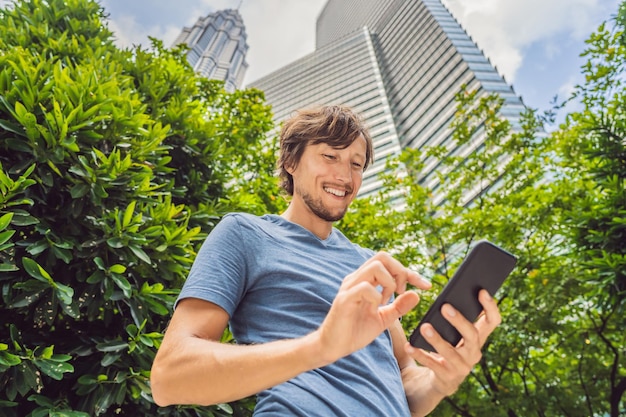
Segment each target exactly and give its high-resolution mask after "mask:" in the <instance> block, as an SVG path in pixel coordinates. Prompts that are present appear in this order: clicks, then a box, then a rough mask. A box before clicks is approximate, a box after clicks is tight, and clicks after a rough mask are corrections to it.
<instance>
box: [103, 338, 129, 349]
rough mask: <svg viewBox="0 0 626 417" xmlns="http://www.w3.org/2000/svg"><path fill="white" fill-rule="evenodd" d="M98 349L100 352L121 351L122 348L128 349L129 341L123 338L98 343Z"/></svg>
mask: <svg viewBox="0 0 626 417" xmlns="http://www.w3.org/2000/svg"><path fill="white" fill-rule="evenodd" d="M96 349H98V350H99V351H100V352H119V351H121V350H125V349H128V343H127V342H124V341H121V340H112V341H109V342H102V343H98V344H97V345H96Z"/></svg>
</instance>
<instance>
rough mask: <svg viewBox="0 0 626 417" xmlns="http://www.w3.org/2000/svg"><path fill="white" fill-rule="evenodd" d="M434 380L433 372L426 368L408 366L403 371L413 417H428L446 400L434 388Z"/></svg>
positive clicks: (403, 379) (403, 380)
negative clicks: (427, 416)
mask: <svg viewBox="0 0 626 417" xmlns="http://www.w3.org/2000/svg"><path fill="white" fill-rule="evenodd" d="M432 378H433V376H432V371H431V370H430V369H428V368H425V367H421V366H407V367H405V368H404V369H402V382H403V384H404V389H405V392H406V397H407V401H408V403H409V409H410V410H411V416H412V417H422V416H426V415H428V413H430V412H431V411H433V410H434V409H435V407H437V405H438V404H439V403H440V402H441V400H443V399H444V398H445V395H443V394H442V393H440V392H438V391H436V389H435V388H434V386H433V381H432Z"/></svg>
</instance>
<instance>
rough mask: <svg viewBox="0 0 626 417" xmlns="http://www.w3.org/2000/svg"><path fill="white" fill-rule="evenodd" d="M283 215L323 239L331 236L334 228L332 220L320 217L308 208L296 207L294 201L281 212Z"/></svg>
mask: <svg viewBox="0 0 626 417" xmlns="http://www.w3.org/2000/svg"><path fill="white" fill-rule="evenodd" d="M281 217H282V218H284V219H285V220H289V221H290V222H292V223H295V224H298V225H300V226H302V227H304V228H305V229H307V230H308V231H310V232H311V233H313V234H314V235H315V236H317V237H319V238H320V239H322V240H325V239H327V238H328V236H330V232H331V231H332V230H333V224H332V222H328V221H326V220H323V219H320V218H319V217H317V216H316V215H315V214H313V213H311V212H310V211H308V210H298V209H296V208H295V207H294V205H293V202H292V203H291V204H289V207H287V210H285V212H284V213H283V214H281Z"/></svg>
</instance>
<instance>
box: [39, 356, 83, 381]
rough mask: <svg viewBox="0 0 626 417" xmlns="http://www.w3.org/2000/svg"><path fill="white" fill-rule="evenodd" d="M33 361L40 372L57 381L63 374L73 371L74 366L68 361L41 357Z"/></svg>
mask: <svg viewBox="0 0 626 417" xmlns="http://www.w3.org/2000/svg"><path fill="white" fill-rule="evenodd" d="M34 363H35V365H36V366H37V368H39V370H41V372H43V373H44V374H46V375H48V376H49V377H50V378H52V379H55V380H57V381H61V380H62V379H63V374H65V373H68V372H74V367H73V366H72V365H70V364H69V363H64V362H58V361H54V360H42V359H35V360H34Z"/></svg>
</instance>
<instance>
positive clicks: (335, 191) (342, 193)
mask: <svg viewBox="0 0 626 417" xmlns="http://www.w3.org/2000/svg"><path fill="white" fill-rule="evenodd" d="M324 191H326V192H327V193H329V194H332V195H334V196H336V197H345V196H346V194H348V192H347V191H346V190H340V189H338V188H332V187H324Z"/></svg>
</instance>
